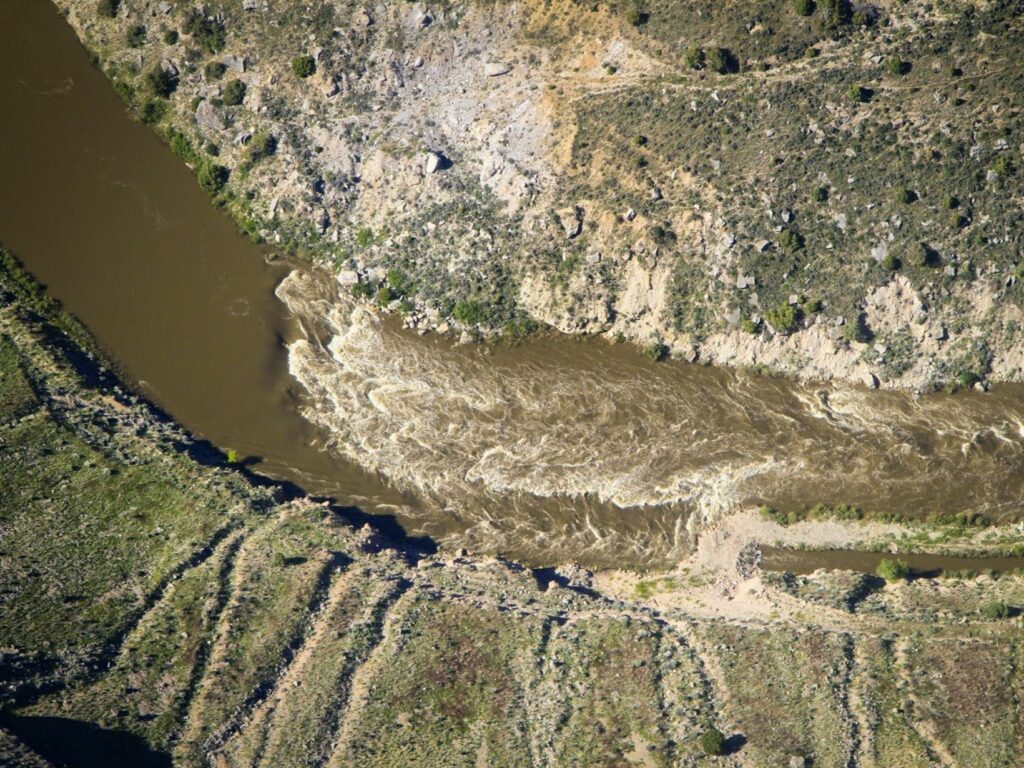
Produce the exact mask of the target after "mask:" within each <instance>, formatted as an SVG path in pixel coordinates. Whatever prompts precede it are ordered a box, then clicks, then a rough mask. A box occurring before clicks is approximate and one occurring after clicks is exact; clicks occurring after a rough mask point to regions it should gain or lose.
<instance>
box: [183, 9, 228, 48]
mask: <svg viewBox="0 0 1024 768" xmlns="http://www.w3.org/2000/svg"><path fill="white" fill-rule="evenodd" d="M185 33H186V34H188V35H191V36H192V39H193V40H194V41H195V43H196V45H198V46H199V47H200V48H202V49H203V50H205V51H207V52H208V53H220V51H221V50H223V48H224V44H225V43H226V42H227V32H226V31H225V29H224V25H223V24H221V23H220V22H218V21H215V20H214V19H211V18H207V17H206V16H205V15H203V14H202V13H200V12H199V11H193V12H192V13H191V14H190V15H189V17H188V19H187V20H186V21H185Z"/></svg>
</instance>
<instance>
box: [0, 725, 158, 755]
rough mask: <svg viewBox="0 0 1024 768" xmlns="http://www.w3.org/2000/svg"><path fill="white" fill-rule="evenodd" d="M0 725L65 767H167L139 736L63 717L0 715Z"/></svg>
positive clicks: (40, 753) (39, 752) (30, 746)
mask: <svg viewBox="0 0 1024 768" xmlns="http://www.w3.org/2000/svg"><path fill="white" fill-rule="evenodd" d="M0 725H2V726H3V727H5V728H7V729H8V730H9V731H10V732H11V733H13V734H14V735H15V736H17V737H18V738H19V739H20V740H21V741H22V742H23V743H24V744H25V745H26V746H28V747H29V748H31V749H33V750H34V751H35V752H37V753H38V754H39V755H41V756H42V757H44V758H46V759H47V760H49V761H51V762H53V763H55V764H57V765H61V766H66V767H67V768H120V766H125V768H128V767H129V766H130V767H131V768H170V766H171V757H170V755H167V754H164V753H163V752H154V751H153V750H152V749H150V747H149V745H148V744H146V742H145V741H144V740H142V739H141V738H139V737H138V736H136V735H134V734H132V733H127V732H126V731H115V730H110V729H105V728H100V727H99V726H96V725H93V724H92V723H86V722H83V721H81V720H71V719H68V718H65V717H21V716H18V715H12V714H3V715H2V716H0Z"/></svg>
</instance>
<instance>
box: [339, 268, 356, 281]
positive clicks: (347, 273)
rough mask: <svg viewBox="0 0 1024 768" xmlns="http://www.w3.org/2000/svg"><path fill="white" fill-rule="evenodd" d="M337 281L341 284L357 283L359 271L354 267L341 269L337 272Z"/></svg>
mask: <svg viewBox="0 0 1024 768" xmlns="http://www.w3.org/2000/svg"><path fill="white" fill-rule="evenodd" d="M338 282H339V283H341V284H342V285H357V284H358V283H359V273H358V272H356V271H355V270H354V269H343V270H341V271H340V272H338Z"/></svg>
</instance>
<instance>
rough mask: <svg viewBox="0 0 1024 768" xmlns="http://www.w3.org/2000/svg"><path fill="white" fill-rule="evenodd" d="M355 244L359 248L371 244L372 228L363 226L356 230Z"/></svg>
mask: <svg viewBox="0 0 1024 768" xmlns="http://www.w3.org/2000/svg"><path fill="white" fill-rule="evenodd" d="M356 245H358V246H359V247H360V248H366V247H368V246H370V245H373V230H372V229H367V228H366V227H363V228H362V229H360V230H359V231H358V232H356Z"/></svg>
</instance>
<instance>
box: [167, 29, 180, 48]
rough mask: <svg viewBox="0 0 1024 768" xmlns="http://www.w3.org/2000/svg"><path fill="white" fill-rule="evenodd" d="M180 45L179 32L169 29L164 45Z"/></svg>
mask: <svg viewBox="0 0 1024 768" xmlns="http://www.w3.org/2000/svg"><path fill="white" fill-rule="evenodd" d="M177 44H178V30H176V29H169V30H167V31H166V32H164V45H177Z"/></svg>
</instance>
